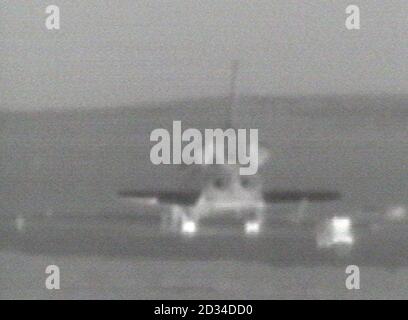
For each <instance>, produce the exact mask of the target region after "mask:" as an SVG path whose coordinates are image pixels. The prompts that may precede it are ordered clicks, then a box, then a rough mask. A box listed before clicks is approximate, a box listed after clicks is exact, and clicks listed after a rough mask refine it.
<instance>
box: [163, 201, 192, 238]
mask: <svg viewBox="0 0 408 320" xmlns="http://www.w3.org/2000/svg"><path fill="white" fill-rule="evenodd" d="M187 210H188V209H187V208H183V207H182V206H179V205H174V206H172V208H171V211H170V215H164V216H163V218H162V223H161V229H162V231H164V232H169V233H173V234H177V235H182V236H193V235H195V234H196V233H197V231H198V221H197V219H194V218H193V217H191V216H190V215H189V214H188V212H187Z"/></svg>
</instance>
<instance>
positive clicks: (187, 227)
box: [181, 220, 197, 234]
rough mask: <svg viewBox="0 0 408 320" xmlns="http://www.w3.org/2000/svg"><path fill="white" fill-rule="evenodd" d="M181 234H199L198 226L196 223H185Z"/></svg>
mask: <svg viewBox="0 0 408 320" xmlns="http://www.w3.org/2000/svg"><path fill="white" fill-rule="evenodd" d="M181 232H182V233H184V234H194V233H196V232H197V224H196V223H195V222H194V221H191V220H189V221H184V222H183V223H182V225H181Z"/></svg>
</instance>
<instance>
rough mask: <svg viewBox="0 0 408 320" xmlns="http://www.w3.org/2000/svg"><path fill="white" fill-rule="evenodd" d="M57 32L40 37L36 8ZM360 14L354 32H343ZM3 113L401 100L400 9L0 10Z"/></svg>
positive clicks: (74, 4) (20, 6) (155, 4)
mask: <svg viewBox="0 0 408 320" xmlns="http://www.w3.org/2000/svg"><path fill="white" fill-rule="evenodd" d="M50 4H56V5H59V6H60V10H61V30H59V31H48V30H47V29H46V28H45V24H44V22H45V18H46V14H45V8H46V6H47V5H50ZM348 4H357V5H359V7H360V10H361V24H362V25H361V27H362V28H361V30H359V31H347V30H346V28H345V26H344V21H345V18H346V14H345V8H346V6H347V5H348ZM0 6H1V7H0V43H1V44H0V58H1V60H0V101H1V103H0V107H1V108H7V109H14V110H19V109H23V108H24V109H26V108H28V109H31V108H36V109H38V108H67V107H85V106H87V107H97V106H120V105H129V104H132V103H135V102H140V101H146V100H167V99H174V98H183V97H191V96H205V95H218V94H222V93H225V92H226V91H227V88H228V68H229V61H230V60H231V59H239V60H240V61H241V65H242V66H241V71H240V75H239V84H238V87H239V91H240V92H241V93H267V94H308V93H321V94H327V93H367V92H368V93H370V92H379V93H380V92H387V93H407V92H408V72H407V70H408V68H407V66H408V45H407V35H408V19H407V18H406V15H407V12H408V11H407V9H408V1H406V0H387V1H383V0H378V1H377V0H365V1H363V0H358V1H357V0H356V1H351V0H349V1H343V0H336V1H312V0H310V1H291V0H278V1H273V0H269V1H254V0H251V1H225V0H212V1H211V0H207V1H197V0H194V1H191V0H190V1H176V0H174V1H164V0H163V1H155V0H149V1H134V0H120V1H118V0H109V1H105V0H86V1H82V0H81V1H78V0H69V1H68V0H49V1H44V0H38V1H25V0H9V1H5V0H2V1H1V2H0Z"/></svg>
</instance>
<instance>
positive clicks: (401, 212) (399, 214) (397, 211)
mask: <svg viewBox="0 0 408 320" xmlns="http://www.w3.org/2000/svg"><path fill="white" fill-rule="evenodd" d="M386 217H387V218H388V219H389V220H392V221H401V220H404V219H405V218H406V217H407V209H406V208H405V207H403V206H396V207H392V208H389V209H388V210H387V212H386Z"/></svg>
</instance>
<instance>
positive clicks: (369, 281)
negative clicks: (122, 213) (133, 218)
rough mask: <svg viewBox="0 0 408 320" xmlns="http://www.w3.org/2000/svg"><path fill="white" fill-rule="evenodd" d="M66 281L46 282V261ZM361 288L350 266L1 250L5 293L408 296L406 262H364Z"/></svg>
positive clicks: (192, 296) (17, 295)
mask: <svg viewBox="0 0 408 320" xmlns="http://www.w3.org/2000/svg"><path fill="white" fill-rule="evenodd" d="M50 264H56V265H58V266H59V268H60V271H61V289H60V290H51V291H50V290H47V289H46V288H45V285H44V282H45V277H46V276H47V275H46V274H45V268H46V266H47V265H50ZM360 272H361V288H360V290H348V289H346V287H345V278H346V274H345V268H344V267H340V266H323V267H316V266H315V267H302V266H294V267H288V266H285V267H276V266H271V265H266V264H262V263H257V262H239V261H234V260H221V259H220V260H217V261H200V260H185V261H177V260H171V259H143V258H122V259H112V258H107V257H98V256H88V257H85V256H80V257H78V256H50V255H30V254H23V253H16V252H9V251H2V252H1V253H0V287H1V288H2V289H1V291H0V298H1V299H293V298H295V299H407V298H408V287H407V286H408V269H407V268H406V267H404V268H400V269H394V270H390V269H385V268H377V267H364V266H363V267H361V268H360Z"/></svg>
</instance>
